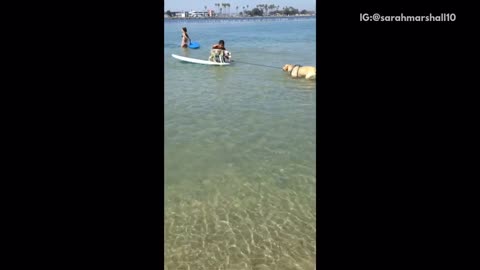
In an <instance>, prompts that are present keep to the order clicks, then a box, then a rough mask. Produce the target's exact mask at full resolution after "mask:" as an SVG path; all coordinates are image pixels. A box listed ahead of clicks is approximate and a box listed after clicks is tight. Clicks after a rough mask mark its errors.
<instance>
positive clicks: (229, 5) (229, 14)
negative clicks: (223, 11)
mask: <svg viewBox="0 0 480 270" xmlns="http://www.w3.org/2000/svg"><path fill="white" fill-rule="evenodd" d="M227 5H228V16H230V3H227Z"/></svg>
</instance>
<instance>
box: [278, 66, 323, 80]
mask: <svg viewBox="0 0 480 270" xmlns="http://www.w3.org/2000/svg"><path fill="white" fill-rule="evenodd" d="M282 69H283V70H284V71H286V72H289V73H290V75H291V76H292V77H294V78H305V79H307V80H315V79H316V77H317V69H316V68H315V67H313V66H299V65H292V64H285V65H284V66H283V68H282Z"/></svg>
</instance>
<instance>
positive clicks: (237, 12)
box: [235, 6, 238, 15]
mask: <svg viewBox="0 0 480 270" xmlns="http://www.w3.org/2000/svg"><path fill="white" fill-rule="evenodd" d="M235 9H236V10H237V15H238V6H236V7H235Z"/></svg>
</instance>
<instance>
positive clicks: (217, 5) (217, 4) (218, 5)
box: [215, 3, 220, 13]
mask: <svg viewBox="0 0 480 270" xmlns="http://www.w3.org/2000/svg"><path fill="white" fill-rule="evenodd" d="M215 6H216V7H217V13H218V7H220V4H219V3H215Z"/></svg>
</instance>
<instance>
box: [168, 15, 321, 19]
mask: <svg viewBox="0 0 480 270" xmlns="http://www.w3.org/2000/svg"><path fill="white" fill-rule="evenodd" d="M315 17H317V16H316V15H298V16H296V15H293V16H224V17H223V16H217V17H164V19H165V20H238V19H242V20H245V19H246V20H248V19H296V18H315Z"/></svg>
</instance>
